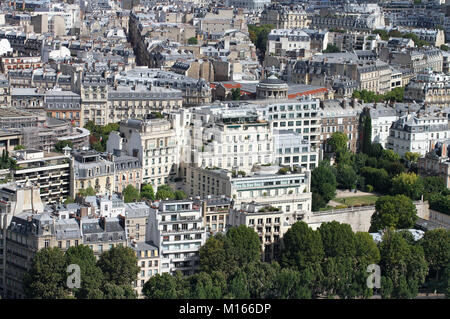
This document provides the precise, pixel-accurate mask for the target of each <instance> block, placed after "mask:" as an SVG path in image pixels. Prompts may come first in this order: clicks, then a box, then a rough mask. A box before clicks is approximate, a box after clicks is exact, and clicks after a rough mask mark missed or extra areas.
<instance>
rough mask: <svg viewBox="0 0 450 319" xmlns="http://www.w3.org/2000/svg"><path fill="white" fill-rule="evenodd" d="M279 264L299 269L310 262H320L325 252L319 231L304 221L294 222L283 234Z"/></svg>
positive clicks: (302, 268)
mask: <svg viewBox="0 0 450 319" xmlns="http://www.w3.org/2000/svg"><path fill="white" fill-rule="evenodd" d="M283 243H284V249H283V250H282V251H281V266H282V267H295V268H296V269H298V270H299V271H302V270H304V269H305V268H307V266H308V265H311V264H320V263H321V262H322V260H323V258H324V255H325V252H324V247H323V242H322V237H321V234H320V232H319V231H314V230H312V229H311V228H310V227H309V226H308V224H306V223H305V222H302V221H300V222H296V223H295V224H294V225H292V227H291V228H290V229H289V230H288V231H287V232H286V234H284V237H283Z"/></svg>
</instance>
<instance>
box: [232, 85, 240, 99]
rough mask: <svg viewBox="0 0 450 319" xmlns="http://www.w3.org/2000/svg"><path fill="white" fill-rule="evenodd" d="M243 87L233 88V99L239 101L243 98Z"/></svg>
mask: <svg viewBox="0 0 450 319" xmlns="http://www.w3.org/2000/svg"><path fill="white" fill-rule="evenodd" d="M241 95H242V94H241V88H236V89H231V99H232V100H233V101H237V100H240V99H241Z"/></svg>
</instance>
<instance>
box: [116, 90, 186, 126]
mask: <svg viewBox="0 0 450 319" xmlns="http://www.w3.org/2000/svg"><path fill="white" fill-rule="evenodd" d="M182 103H183V98H182V94H181V91H180V90H175V89H168V88H163V87H156V86H149V87H146V86H131V87H129V86H117V87H114V88H113V89H110V90H109V91H108V113H109V115H108V123H117V122H119V121H121V120H126V119H128V118H145V116H146V115H148V114H150V113H151V112H170V111H172V110H174V109H178V108H181V106H182Z"/></svg>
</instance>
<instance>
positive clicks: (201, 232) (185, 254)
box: [149, 200, 206, 275]
mask: <svg viewBox="0 0 450 319" xmlns="http://www.w3.org/2000/svg"><path fill="white" fill-rule="evenodd" d="M149 223H150V229H149V231H150V234H151V242H152V243H153V244H154V245H155V246H157V247H159V253H160V263H161V266H160V270H161V273H171V274H173V273H174V272H175V271H177V270H179V271H181V272H182V273H183V274H184V275H189V274H192V273H193V272H195V271H196V270H197V269H198V268H199V255H198V251H199V249H200V247H201V246H202V245H203V244H204V243H205V241H206V228H205V226H204V222H203V218H202V212H201V208H200V206H197V205H194V203H193V201H189V200H184V201H183V200H177V201H160V202H159V206H158V207H157V208H152V209H151V211H150V219H149Z"/></svg>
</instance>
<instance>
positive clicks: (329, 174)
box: [311, 162, 337, 204]
mask: <svg viewBox="0 0 450 319" xmlns="http://www.w3.org/2000/svg"><path fill="white" fill-rule="evenodd" d="M336 186H337V182H336V177H335V175H334V174H333V171H332V169H331V167H330V166H329V164H327V163H326V162H321V163H320V164H319V166H318V167H316V168H315V169H314V170H313V171H312V173H311V190H312V192H313V193H317V194H319V195H320V197H321V198H322V200H323V201H324V203H325V204H326V203H328V202H329V201H330V199H332V198H333V197H334V196H335V195H336ZM316 199H317V196H316ZM313 204H314V203H313Z"/></svg>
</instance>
